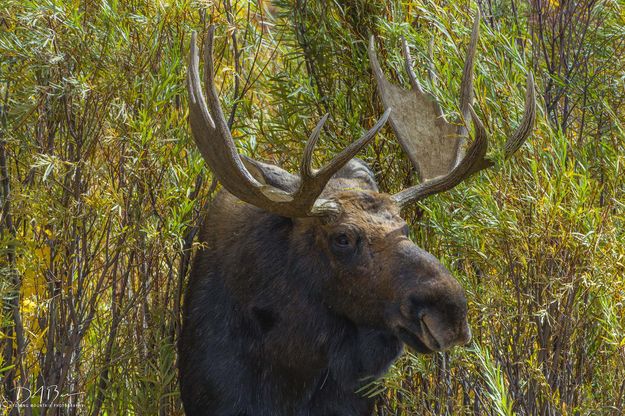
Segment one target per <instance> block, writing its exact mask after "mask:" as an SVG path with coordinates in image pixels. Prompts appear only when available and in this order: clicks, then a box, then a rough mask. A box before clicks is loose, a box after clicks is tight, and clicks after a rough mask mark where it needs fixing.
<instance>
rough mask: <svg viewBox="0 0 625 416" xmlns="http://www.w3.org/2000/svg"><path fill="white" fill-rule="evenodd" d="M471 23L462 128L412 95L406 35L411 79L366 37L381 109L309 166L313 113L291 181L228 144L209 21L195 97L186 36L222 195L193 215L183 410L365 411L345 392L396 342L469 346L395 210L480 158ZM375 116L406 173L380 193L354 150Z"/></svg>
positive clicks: (525, 131) (203, 148) (193, 415)
mask: <svg viewBox="0 0 625 416" xmlns="http://www.w3.org/2000/svg"><path fill="white" fill-rule="evenodd" d="M478 27H479V16H478V18H477V19H476V20H475V24H474V26H473V32H472V35H471V41H470V44H469V48H468V53H467V59H466V60H465V66H464V71H463V76H462V82H461V92H460V110H461V113H462V119H463V120H462V121H463V123H459V125H453V124H450V123H448V122H447V121H446V120H445V118H444V117H443V115H442V111H441V109H440V107H439V105H438V104H437V102H436V101H435V99H434V98H433V97H432V96H430V95H429V94H427V93H426V92H424V90H423V89H422V87H421V85H420V84H419V82H418V80H417V78H416V76H415V74H414V72H413V70H412V64H411V58H410V54H409V49H408V46H407V44H406V42H405V41H404V44H403V46H404V56H405V64H406V70H407V72H408V75H409V79H410V83H411V86H412V89H411V90H405V89H403V88H401V87H399V86H397V85H394V84H392V83H390V82H389V81H388V80H387V79H386V77H385V76H384V73H383V71H382V69H381V67H380V64H379V62H378V59H377V56H376V51H375V42H374V38H373V37H372V38H371V40H370V45H369V57H370V61H371V65H372V68H373V74H374V77H375V79H376V81H377V89H378V94H379V96H380V98H381V101H382V104H383V105H384V107H385V108H386V111H385V112H384V114H383V116H382V117H381V118H380V119H379V121H378V122H377V123H376V124H375V125H374V126H373V127H372V128H371V129H370V130H369V131H367V132H366V133H365V134H364V135H363V136H362V137H361V138H360V139H358V140H357V141H355V142H353V143H352V144H350V145H349V146H347V147H346V148H345V149H344V150H343V151H342V152H340V153H339V154H338V155H337V156H336V157H335V158H333V159H332V160H331V161H330V162H329V163H328V164H326V165H325V166H323V167H322V168H320V169H318V170H314V169H312V167H311V159H312V154H313V150H314V147H315V144H316V143H317V141H318V138H319V136H320V133H321V130H322V126H323V125H324V122H325V121H326V119H327V115H326V116H325V117H323V118H322V119H321V121H320V122H319V123H318V124H317V126H316V127H315V129H314V130H313V131H312V133H311V135H310V138H309V140H308V142H307V144H306V146H305V149H304V155H303V157H302V161H301V164H300V169H299V174H297V175H295V174H291V173H289V172H287V171H285V170H283V169H281V168H279V167H277V166H273V165H270V164H266V163H262V162H259V161H256V160H253V159H250V158H247V157H242V156H240V155H239V154H238V153H237V150H236V147H235V145H234V141H233V139H232V136H231V133H230V131H229V128H228V125H227V123H226V120H225V118H224V114H223V112H222V109H221V107H220V102H219V97H218V94H217V91H216V88H215V83H214V73H213V71H214V70H213V64H212V47H213V37H214V28H213V27H211V28H210V29H209V33H208V36H207V40H206V45H205V57H204V61H205V68H204V83H205V87H206V90H205V91H203V90H202V86H201V81H200V75H199V57H198V51H197V46H196V37H195V34H194V35H193V36H192V41H191V53H190V60H189V69H188V79H187V81H188V91H189V103H190V104H189V105H190V112H189V119H190V124H191V129H192V133H193V137H194V139H195V142H196V144H197V146H198V147H199V150H200V152H201V154H202V156H203V157H204V159H205V161H206V163H207V164H208V166H209V167H210V168H211V170H212V172H213V174H214V175H215V177H216V178H218V179H219V181H220V182H221V184H222V185H223V188H224V190H223V191H221V192H220V193H219V194H218V195H217V196H216V197H215V199H214V201H213V203H212V206H211V208H210V209H209V212H208V214H207V217H206V218H205V220H204V223H203V226H202V231H201V237H200V240H201V241H202V243H203V245H202V247H201V248H200V249H198V251H197V253H196V255H195V259H194V263H193V267H192V272H191V278H190V281H189V284H188V288H187V291H186V297H185V308H184V321H183V330H182V334H181V337H180V340H179V370H180V384H181V397H182V401H183V404H184V408H185V411H186V413H187V415H190V416H198V415H217V416H226V415H227V416H292V415H297V416H333V415H334V416H339V415H340V416H344V415H347V416H351V415H370V414H371V413H372V412H373V408H374V403H373V401H372V399H370V398H366V397H363V396H362V395H361V394H359V393H358V390H359V388H361V387H362V386H363V383H366V382H368V381H370V380H371V379H372V378H375V377H379V376H380V375H382V374H383V373H384V372H385V371H386V370H387V368H388V367H389V366H390V365H391V363H392V362H393V361H394V360H395V359H396V358H397V356H398V355H399V354H400V353H401V351H402V348H403V345H404V344H406V345H408V346H409V347H411V348H412V349H414V350H416V351H417V352H419V353H431V352H434V351H441V350H445V349H448V348H450V347H452V346H454V345H463V344H466V343H467V342H468V341H469V339H470V338H471V332H470V329H469V325H468V323H467V301H466V298H465V294H464V290H463V289H462V287H461V285H460V284H459V283H458V282H457V281H456V280H455V279H454V277H453V276H452V275H451V273H450V272H449V271H448V270H447V269H446V268H445V267H444V266H443V265H442V264H441V263H440V262H439V261H438V260H437V259H436V258H435V257H434V256H432V255H431V254H429V253H428V252H426V251H424V250H422V249H421V248H419V247H418V246H416V245H415V244H414V243H413V242H411V241H410V239H409V238H408V227H407V225H406V222H405V221H404V220H403V219H402V218H401V217H400V211H401V209H402V207H404V206H406V205H407V204H411V203H414V202H416V201H419V200H422V199H423V198H425V197H427V196H429V195H432V194H436V193H439V192H443V191H447V190H449V189H451V188H453V187H454V186H456V185H457V184H459V183H460V182H461V181H463V180H464V179H466V178H467V177H469V176H470V175H472V174H474V173H475V172H478V171H480V170H482V169H484V168H487V167H489V166H491V165H492V164H493V163H492V161H491V160H489V159H488V158H487V157H486V150H487V144H488V141H487V133H486V131H485V128H484V126H483V124H482V123H481V122H480V119H479V118H478V116H477V114H476V113H475V112H474V111H473V109H472V107H471V101H472V89H473V88H472V83H473V59H474V54H475V50H476V45H477V39H478ZM534 94H535V93H534V85H533V78H532V76H531V74H529V75H528V79H527V92H526V102H525V111H524V115H523V118H522V120H521V122H520V124H519V127H518V128H517V129H516V131H515V132H514V133H513V134H512V135H511V136H510V138H509V139H508V140H507V142H506V144H505V155H506V156H510V155H512V153H514V152H515V151H516V150H517V149H518V148H519V147H520V146H521V144H522V143H523V142H524V141H525V140H526V138H527V137H528V135H529V134H530V132H531V130H532V126H533V123H534V118H535V96H534ZM387 119H388V120H389V121H390V124H391V127H392V129H393V131H394V133H395V135H396V137H397V139H398V140H399V141H400V143H401V145H402V147H403V149H404V150H405V152H406V153H407V154H408V156H409V158H410V160H411V161H412V163H413V164H414V167H415V168H416V171H417V173H418V176H419V179H420V182H419V184H417V185H415V186H412V187H409V188H407V189H404V190H402V191H400V192H399V193H396V194H394V195H389V194H386V193H383V192H380V191H379V189H378V185H377V184H376V180H375V177H374V175H373V173H372V171H371V170H370V169H369V167H367V165H366V164H365V163H364V162H362V161H361V160H359V159H355V158H354V157H355V155H356V154H357V153H358V152H359V150H361V149H362V148H363V147H364V146H366V145H367V143H369V142H370V140H371V139H372V138H373V137H374V136H375V134H376V133H377V132H378V131H379V130H380V129H381V128H382V126H383V125H384V124H385V123H386V121H387ZM471 122H472V124H473V126H474V131H475V134H474V139H473V141H472V143H471V144H470V145H468V146H467V145H466V144H465V143H464V142H465V141H466V139H467V138H468V136H469V134H468V129H467V127H466V126H467V125H468V123H471Z"/></svg>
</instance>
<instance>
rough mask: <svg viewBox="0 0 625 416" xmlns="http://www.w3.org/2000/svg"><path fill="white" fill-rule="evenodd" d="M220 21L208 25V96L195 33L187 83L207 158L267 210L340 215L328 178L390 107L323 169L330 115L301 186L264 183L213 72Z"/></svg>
mask: <svg viewBox="0 0 625 416" xmlns="http://www.w3.org/2000/svg"><path fill="white" fill-rule="evenodd" d="M214 31H215V28H214V26H211V27H210V28H209V30H208V37H207V40H206V45H205V49H204V83H205V86H206V96H207V98H208V101H206V100H205V98H204V94H203V92H202V85H201V82H200V75H199V56H198V50H197V46H196V34H195V32H194V33H193V34H192V36H191V52H190V55H189V71H188V74H187V88H188V90H189V120H190V123H191V130H192V132H193V137H194V139H195V143H196V144H197V146H198V148H199V149H200V152H201V153H202V156H203V157H204V159H205V161H206V163H207V164H208V165H209V166H210V168H211V169H212V171H213V173H214V174H215V176H216V177H217V179H219V181H220V182H221V183H222V185H223V186H224V187H225V188H226V189H227V190H228V191H229V192H230V193H232V194H233V195H234V196H236V197H237V198H239V199H241V200H242V201H245V202H248V203H250V204H252V205H255V206H257V207H259V208H263V209H265V210H267V211H270V212H273V213H276V214H279V215H283V216H286V217H306V216H323V215H329V214H336V213H337V212H338V209H339V208H338V206H337V205H336V204H335V203H334V202H333V201H330V200H324V199H319V198H318V197H319V195H320V194H321V192H322V191H323V189H324V187H325V185H326V183H327V182H328V181H329V180H330V178H331V177H332V175H334V174H335V173H336V172H337V171H338V170H339V169H340V168H341V167H342V166H343V165H345V164H346V163H347V162H348V161H349V160H350V159H351V158H353V157H354V156H355V155H356V153H358V152H359V151H360V149H362V148H363V147H364V146H365V145H367V143H369V142H370V141H371V139H372V138H373V137H374V136H375V134H376V133H377V132H378V131H379V130H380V129H381V128H382V126H384V124H385V123H386V120H387V119H388V116H389V113H390V109H389V110H387V111H386V112H385V113H384V114H383V115H382V117H381V118H380V119H379V120H378V122H377V123H376V124H375V125H374V126H373V127H372V128H371V129H370V130H369V131H368V132H366V133H365V134H364V135H363V136H362V137H361V138H360V139H358V140H357V141H355V142H353V143H351V144H350V145H349V146H347V147H346V148H345V149H344V150H343V151H342V152H341V153H339V154H338V155H337V156H336V157H334V159H332V160H331V161H330V162H329V163H328V164H327V165H325V166H324V167H322V168H321V169H319V170H317V171H313V169H312V167H311V162H312V153H313V150H314V148H315V144H316V143H317V141H318V139H319V134H320V133H321V129H322V127H323V125H324V123H325V122H326V120H327V119H328V115H327V114H326V115H325V116H324V117H323V118H322V119H321V120H320V121H319V123H318V124H317V126H316V127H315V129H314V130H313V132H312V133H311V135H310V138H309V139H308V142H307V143H306V147H305V149H304V156H303V158H302V161H301V164H300V182H299V187H298V189H297V191H295V192H293V193H290V192H287V191H285V190H282V189H279V188H276V187H275V186H272V185H269V184H265V183H260V182H259V181H258V180H257V179H256V178H255V177H254V176H253V175H252V174H251V173H250V172H249V171H248V169H247V168H246V167H245V165H244V163H243V161H242V159H241V156H239V154H238V152H237V149H236V147H235V144H234V141H233V139H232V135H231V134H230V129H229V128H228V125H227V123H226V119H225V118H224V115H223V112H222V110H221V106H220V103H219V96H218V94H217V90H216V88H215V83H214V74H213V56H212V54H213V52H212V51H213V37H214Z"/></svg>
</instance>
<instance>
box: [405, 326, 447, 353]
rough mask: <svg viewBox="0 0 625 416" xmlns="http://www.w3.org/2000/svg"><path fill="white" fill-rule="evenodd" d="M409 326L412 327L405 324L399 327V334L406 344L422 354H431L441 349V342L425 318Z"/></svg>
mask: <svg viewBox="0 0 625 416" xmlns="http://www.w3.org/2000/svg"><path fill="white" fill-rule="evenodd" d="M407 326H408V327H410V329H408V328H407V327H404V326H399V327H398V328H397V336H398V337H399V339H400V340H401V341H402V342H403V343H404V344H406V345H408V346H409V347H410V348H412V349H414V350H415V351H417V352H419V353H422V354H431V353H433V352H436V351H440V350H441V347H440V344H439V342H438V341H437V340H436V338H435V337H434V335H432V333H431V332H430V329H429V328H428V326H427V325H426V324H425V322H423V320H420V321H419V323H417V324H409V325H407Z"/></svg>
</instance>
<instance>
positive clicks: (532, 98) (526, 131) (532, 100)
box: [504, 72, 536, 159]
mask: <svg viewBox="0 0 625 416" xmlns="http://www.w3.org/2000/svg"><path fill="white" fill-rule="evenodd" d="M535 121H536V88H535V87H534V75H532V73H531V72H530V73H528V74H527V90H526V91H525V110H524V112H523V118H522V119H521V123H520V124H519V127H517V129H516V130H515V131H514V133H513V134H512V136H511V137H510V138H509V139H508V140H507V141H506V144H505V145H504V157H505V158H506V159H508V158H509V157H510V156H512V155H513V154H514V153H515V152H516V151H517V150H519V148H520V147H521V146H522V145H523V143H525V140H527V138H528V137H529V135H530V133H531V132H532V129H533V128H534V122H535Z"/></svg>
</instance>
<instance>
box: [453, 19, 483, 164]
mask: <svg viewBox="0 0 625 416" xmlns="http://www.w3.org/2000/svg"><path fill="white" fill-rule="evenodd" d="M479 36H480V11H479V9H478V10H477V14H476V16H475V20H474V21H473V30H472V31H471V40H470V41H469V48H468V50H467V56H466V58H465V61H464V67H463V69H462V81H461V82H460V113H461V114H462V118H463V119H464V122H463V123H461V124H460V125H459V126H458V131H457V134H458V136H460V137H461V139H460V146H459V150H460V151H459V152H458V159H457V162H459V161H460V159H461V158H462V156H463V155H462V148H463V147H464V143H465V141H466V140H465V139H466V136H467V134H468V133H469V131H468V129H467V126H468V125H469V124H470V123H471V110H470V107H471V102H473V68H474V66H475V50H476V49H477V41H478V39H479Z"/></svg>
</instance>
